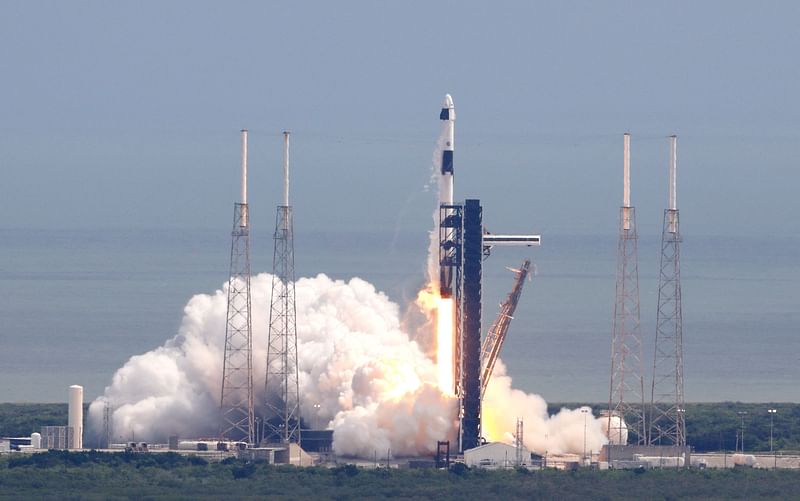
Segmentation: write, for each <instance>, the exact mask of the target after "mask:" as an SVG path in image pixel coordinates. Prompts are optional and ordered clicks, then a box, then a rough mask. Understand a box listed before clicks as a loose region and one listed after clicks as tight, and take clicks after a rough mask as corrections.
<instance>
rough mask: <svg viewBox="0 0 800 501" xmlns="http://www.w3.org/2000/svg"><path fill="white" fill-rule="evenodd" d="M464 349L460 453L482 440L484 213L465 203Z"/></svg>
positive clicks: (473, 203)
mask: <svg viewBox="0 0 800 501" xmlns="http://www.w3.org/2000/svg"><path fill="white" fill-rule="evenodd" d="M463 236H464V248H463V252H464V260H463V263H462V266H463V279H464V282H463V308H464V311H463V340H462V343H463V346H462V409H463V410H462V418H461V450H467V449H472V448H475V447H477V446H478V445H479V444H480V436H481V278H482V270H483V209H482V208H481V203H480V200H466V201H465V203H464V235H463Z"/></svg>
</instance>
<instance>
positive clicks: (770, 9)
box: [0, 0, 800, 235]
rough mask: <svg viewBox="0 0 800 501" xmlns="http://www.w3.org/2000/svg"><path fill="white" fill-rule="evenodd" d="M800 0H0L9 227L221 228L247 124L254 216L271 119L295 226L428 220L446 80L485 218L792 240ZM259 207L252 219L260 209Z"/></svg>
mask: <svg viewBox="0 0 800 501" xmlns="http://www.w3.org/2000/svg"><path fill="white" fill-rule="evenodd" d="M798 26H800V3H797V2H731V1H724V2H722V1H720V2H697V1H691V2H633V1H631V2H589V1H587V2H549V3H547V4H545V3H539V2H522V1H520V2H497V1H492V2H435V1H419V2H408V1H404V2H377V1H364V2H255V1H254V2H234V1H225V2H214V3H211V2H198V1H158V2H156V1H153V2H107V1H73V2H62V1H53V2H38V1H17V2H11V1H8V0H6V1H2V3H0V64H2V77H1V78H0V174H1V176H2V177H1V178H0V227H6V228H23V227H38V228H57V227H67V228H70V227H93V226H97V227H101V228H106V227H112V226H119V227H177V226H182V225H185V226H191V227H207V228H215V227H219V228H227V226H228V225H229V224H230V220H231V217H232V203H233V201H234V199H235V197H236V196H237V186H238V180H237V177H236V176H237V175H238V163H239V129H240V128H242V127H247V128H249V129H250V131H251V140H250V148H251V166H252V170H251V181H252V184H251V207H252V211H253V214H254V216H253V217H254V224H255V225H257V226H259V225H260V226H264V227H265V228H267V227H270V226H271V225H272V224H273V217H274V216H273V214H274V206H275V205H276V204H277V203H278V197H279V193H280V189H279V169H280V162H281V145H280V131H281V130H282V129H284V128H288V129H291V130H292V131H293V136H292V170H293V184H292V197H293V204H294V205H295V211H296V216H295V220H296V224H297V225H298V226H302V227H303V228H305V229H324V228H334V229H356V228H363V229H367V230H372V229H378V228H389V229H392V228H401V229H414V228H420V227H424V228H427V227H428V226H429V225H430V214H431V212H432V208H433V197H432V196H431V195H430V194H426V193H425V191H424V190H425V186H426V184H427V183H428V182H429V178H430V164H431V155H432V150H433V146H434V143H435V141H436V137H437V135H438V133H439V123H438V111H439V106H440V103H441V100H442V97H443V95H444V94H445V93H446V92H449V93H451V94H452V95H453V97H454V100H455V104H456V109H457V117H458V118H457V124H456V195H457V198H459V199H463V198H466V197H476V198H481V199H482V200H483V201H484V206H485V210H484V214H485V222H486V224H487V225H488V226H490V227H491V228H492V229H496V230H503V229H510V230H514V231H522V230H523V229H530V230H536V231H541V232H543V233H546V232H585V233H609V232H611V233H612V234H613V233H614V232H615V231H616V220H617V208H618V206H619V205H620V202H621V197H622V193H621V192H622V189H621V171H622V167H621V159H622V136H621V135H622V133H623V132H625V131H630V132H631V133H632V134H633V139H632V163H633V167H632V168H633V203H634V205H636V206H637V209H638V218H639V224H640V227H641V229H642V231H644V232H650V233H656V232H658V231H660V225H661V213H662V210H663V208H664V206H665V203H666V184H667V183H666V181H667V171H666V167H667V154H668V150H667V140H666V136H667V135H669V134H672V133H675V134H678V135H679V142H678V155H679V175H678V184H679V193H678V199H679V206H680V208H681V215H682V224H683V231H684V233H685V234H700V233H703V234H731V233H733V234H736V233H741V232H746V233H757V234H758V233H763V234H771V233H787V234H793V235H798V234H800V220H799V219H798V218H797V217H796V215H797V214H798V213H800V201H799V200H800V197H798V195H797V191H798V188H800V174H798V158H800V99H798V97H797V96H798V91H799V90H800V64H798V54H800V29H798ZM259 220H260V221H259Z"/></svg>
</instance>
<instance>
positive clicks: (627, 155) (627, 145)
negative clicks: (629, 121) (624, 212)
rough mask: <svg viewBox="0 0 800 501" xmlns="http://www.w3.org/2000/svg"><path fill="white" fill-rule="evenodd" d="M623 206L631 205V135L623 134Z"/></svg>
mask: <svg viewBox="0 0 800 501" xmlns="http://www.w3.org/2000/svg"><path fill="white" fill-rule="evenodd" d="M622 137H623V145H624V146H623V148H624V151H623V155H624V156H623V161H622V162H623V163H622V206H623V207H630V206H631V135H630V134H628V133H627V132H626V133H625V134H623V136H622Z"/></svg>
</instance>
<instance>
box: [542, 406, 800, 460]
mask: <svg viewBox="0 0 800 501" xmlns="http://www.w3.org/2000/svg"><path fill="white" fill-rule="evenodd" d="M581 405H588V406H589V407H591V408H592V411H593V412H594V414H595V415H599V413H600V411H602V410H606V409H608V404H607V403H605V404H577V403H567V404H550V405H549V406H548V413H550V414H554V413H556V412H558V411H559V410H560V409H561V408H562V407H567V408H570V409H573V408H576V407H579V406H581ZM685 407H686V412H685V414H684V415H685V419H686V439H687V443H688V445H690V446H692V447H693V448H694V450H695V451H696V452H713V451H722V450H728V451H733V450H736V449H739V448H741V442H740V441H741V436H742V418H744V447H745V451H750V452H768V451H769V450H770V448H769V434H770V413H768V412H767V410H768V409H775V410H776V411H777V412H775V414H774V415H773V416H772V417H773V421H774V426H773V447H774V448H775V450H780V451H800V404H794V403H774V404H770V403H767V404H751V403H741V402H715V403H699V404H698V403H687V404H686V406H685ZM648 410H649V409H648ZM740 412H742V413H744V414H739V413H740ZM665 445H666V444H665Z"/></svg>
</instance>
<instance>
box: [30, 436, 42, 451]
mask: <svg viewBox="0 0 800 501" xmlns="http://www.w3.org/2000/svg"><path fill="white" fill-rule="evenodd" d="M31 447H33V448H34V449H41V448H42V436H41V435H40V434H39V433H31Z"/></svg>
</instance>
